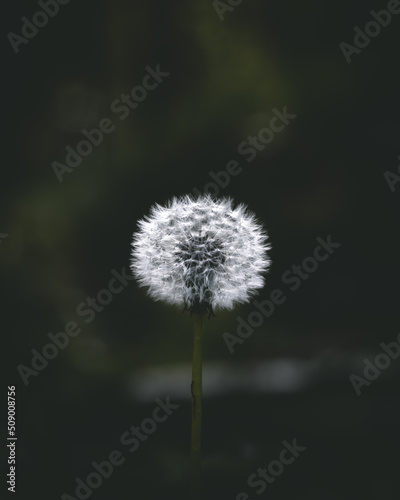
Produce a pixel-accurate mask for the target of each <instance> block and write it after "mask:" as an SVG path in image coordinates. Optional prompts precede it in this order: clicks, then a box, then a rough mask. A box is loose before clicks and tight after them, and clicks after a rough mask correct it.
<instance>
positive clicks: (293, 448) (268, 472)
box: [236, 439, 307, 500]
mask: <svg viewBox="0 0 400 500" xmlns="http://www.w3.org/2000/svg"><path fill="white" fill-rule="evenodd" d="M282 444H283V448H282V450H281V452H280V453H279V458H277V459H275V460H271V461H270V462H269V464H268V465H267V468H265V469H263V468H261V467H259V468H258V469H257V472H255V473H253V474H251V475H250V476H249V477H248V479H247V485H248V486H250V488H257V489H256V491H255V492H256V493H257V495H261V494H262V493H264V491H265V490H266V489H267V485H268V484H272V483H273V482H274V481H275V478H277V477H279V476H280V475H281V474H282V473H283V471H284V470H285V466H287V465H291V464H292V463H293V462H294V461H295V460H296V458H298V457H299V456H300V453H301V452H304V451H305V450H306V449H307V447H306V446H299V445H298V444H297V439H293V442H292V444H290V443H288V442H287V441H282ZM236 500H251V499H250V497H249V495H248V494H247V493H245V492H241V493H239V494H238V495H237V496H236Z"/></svg>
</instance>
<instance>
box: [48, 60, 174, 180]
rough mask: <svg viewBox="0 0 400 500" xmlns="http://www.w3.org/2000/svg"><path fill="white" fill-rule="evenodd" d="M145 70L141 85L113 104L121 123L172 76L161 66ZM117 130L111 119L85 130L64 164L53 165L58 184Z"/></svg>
mask: <svg viewBox="0 0 400 500" xmlns="http://www.w3.org/2000/svg"><path fill="white" fill-rule="evenodd" d="M145 70H146V71H147V73H146V74H145V76H144V77H143V79H142V83H141V85H136V86H135V87H133V88H132V89H131V91H130V92H129V93H128V94H121V95H120V96H119V97H118V98H117V99H114V101H113V102H112V103H111V106H110V110H111V112H112V113H114V114H115V115H117V117H118V118H119V119H120V120H121V121H123V120H126V118H128V116H129V115H130V112H131V111H132V110H133V109H136V108H137V107H138V106H139V104H140V103H141V102H143V101H144V100H145V99H146V97H147V92H148V91H149V92H150V91H152V90H155V89H156V88H157V87H158V86H159V85H160V83H162V82H163V81H164V79H165V78H166V77H167V76H169V75H170V73H168V72H166V71H162V70H161V69H160V65H159V64H157V65H156V67H155V69H153V68H151V67H150V66H146V67H145ZM116 128H117V127H116V125H115V123H114V122H113V120H112V119H111V118H102V119H101V120H100V122H99V125H98V128H94V129H92V130H86V129H83V130H82V135H83V136H84V137H85V139H82V140H81V141H79V142H78V144H77V145H76V146H75V148H73V147H71V146H69V145H68V146H66V148H65V150H66V152H67V154H66V156H65V160H64V163H61V162H58V161H53V162H52V164H51V166H52V168H53V170H54V173H55V174H56V177H57V179H58V182H63V180H64V179H63V177H64V175H65V174H66V173H68V174H70V173H71V172H73V171H74V170H75V169H76V168H77V167H78V166H79V165H80V164H81V163H82V161H83V159H84V158H87V157H88V156H89V155H91V154H92V152H93V150H94V149H95V148H97V147H99V146H100V145H101V144H102V143H103V140H104V137H105V136H106V135H109V134H111V133H112V132H114V130H116Z"/></svg>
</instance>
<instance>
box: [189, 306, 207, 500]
mask: <svg viewBox="0 0 400 500" xmlns="http://www.w3.org/2000/svg"><path fill="white" fill-rule="evenodd" d="M203 334H204V317H203V315H201V314H194V338H193V366H192V439H191V447H190V472H191V487H192V500H200V499H201V414H202V412H201V410H202V408H201V402H202V401H201V399H202V354H203Z"/></svg>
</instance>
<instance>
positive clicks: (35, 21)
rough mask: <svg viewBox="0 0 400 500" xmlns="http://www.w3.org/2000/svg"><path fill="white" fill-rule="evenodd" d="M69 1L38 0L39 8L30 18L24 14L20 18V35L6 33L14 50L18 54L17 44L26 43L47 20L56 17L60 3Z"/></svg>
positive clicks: (45, 24)
mask: <svg viewBox="0 0 400 500" xmlns="http://www.w3.org/2000/svg"><path fill="white" fill-rule="evenodd" d="M69 2H70V0H39V2H38V6H39V7H40V9H41V10H38V11H37V12H35V13H34V14H33V16H32V20H29V19H28V18H27V17H26V16H24V17H22V18H21V21H22V27H21V33H22V35H17V34H16V33H13V32H12V31H10V32H9V33H8V34H7V38H8V40H9V42H10V43H11V47H12V48H13V50H14V52H15V53H16V54H18V53H19V52H20V50H21V49H20V48H19V46H20V45H21V44H23V45H26V44H27V43H29V41H30V40H32V38H35V36H36V35H37V34H38V33H39V29H41V28H44V27H45V26H47V24H48V22H49V20H50V19H51V18H53V17H56V15H57V14H58V12H59V10H60V5H66V4H67V3H69Z"/></svg>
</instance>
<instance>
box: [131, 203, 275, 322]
mask: <svg viewBox="0 0 400 500" xmlns="http://www.w3.org/2000/svg"><path fill="white" fill-rule="evenodd" d="M138 225H139V230H138V231H137V232H136V233H135V234H134V235H133V242H132V260H131V269H132V272H133V274H134V275H135V277H136V278H137V280H138V282H139V284H140V285H141V286H145V287H148V294H149V295H150V296H151V297H152V298H153V299H155V300H164V301H165V302H168V303H169V304H175V305H178V306H184V308H185V310H188V311H190V312H191V313H192V312H196V313H204V312H209V313H213V311H214V310H215V309H218V308H221V309H232V308H233V306H234V305H235V304H240V303H244V302H247V301H248V300H249V299H250V297H251V296H252V295H254V293H255V292H256V290H257V289H260V288H262V287H263V286H264V277H263V274H264V272H265V271H266V270H267V268H268V267H269V265H270V260H269V259H268V257H267V250H269V249H270V248H271V247H270V246H269V244H267V234H266V232H265V231H264V230H263V229H262V227H261V225H260V224H259V223H258V222H257V221H256V219H255V216H254V215H253V214H252V213H250V212H249V211H248V210H247V208H246V207H245V206H244V205H242V204H241V205H239V206H237V207H236V208H234V207H233V202H232V200H231V199H228V198H223V199H220V200H214V199H212V198H211V197H210V196H200V197H198V198H193V197H191V196H184V197H182V198H173V199H172V200H171V201H170V202H169V203H168V204H167V206H166V207H162V206H160V205H157V204H156V205H154V206H153V207H152V208H151V210H150V215H149V216H148V217H145V218H144V219H143V220H140V221H139V222H138Z"/></svg>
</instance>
